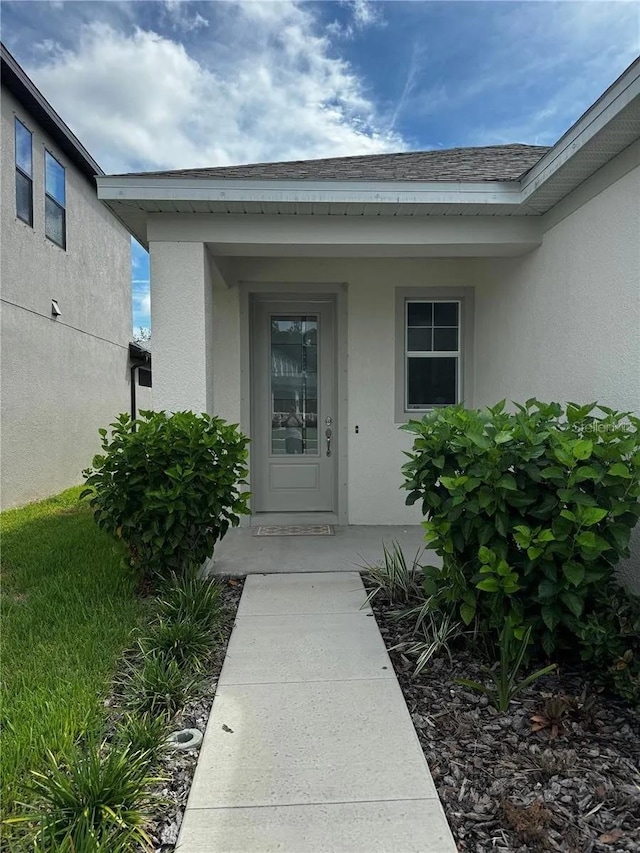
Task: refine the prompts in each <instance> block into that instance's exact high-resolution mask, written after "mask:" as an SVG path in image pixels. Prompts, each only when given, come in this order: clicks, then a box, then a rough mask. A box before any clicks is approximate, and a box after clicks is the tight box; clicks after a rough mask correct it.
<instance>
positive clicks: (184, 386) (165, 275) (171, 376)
mask: <svg viewBox="0 0 640 853" xmlns="http://www.w3.org/2000/svg"><path fill="white" fill-rule="evenodd" d="M149 254H150V260H151V329H152V341H153V408H154V409H155V410H165V411H169V412H176V411H179V410H184V409H190V410H191V411H193V412H208V413H210V414H212V413H213V360H212V351H213V334H212V330H213V289H212V284H211V276H210V271H209V262H208V258H207V253H206V250H205V246H204V243H179V242H168V241H167V242H153V243H150V244H149Z"/></svg>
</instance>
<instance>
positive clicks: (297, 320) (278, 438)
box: [270, 314, 318, 456]
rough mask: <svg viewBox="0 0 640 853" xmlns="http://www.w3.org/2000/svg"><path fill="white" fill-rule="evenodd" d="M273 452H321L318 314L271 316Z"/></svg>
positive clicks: (311, 454)
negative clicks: (319, 431)
mask: <svg viewBox="0 0 640 853" xmlns="http://www.w3.org/2000/svg"><path fill="white" fill-rule="evenodd" d="M270 355H271V393H270V401H271V402H270V405H271V454H272V455H273V456H287V455H289V456H293V455H305V456H317V455H318V316H317V315H313V314H305V315H300V314H297V315H272V316H271V342H270Z"/></svg>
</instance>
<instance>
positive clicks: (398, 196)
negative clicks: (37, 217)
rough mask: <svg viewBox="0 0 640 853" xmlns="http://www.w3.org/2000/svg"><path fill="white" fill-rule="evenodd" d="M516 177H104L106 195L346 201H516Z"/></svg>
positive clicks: (101, 195) (153, 198)
mask: <svg viewBox="0 0 640 853" xmlns="http://www.w3.org/2000/svg"><path fill="white" fill-rule="evenodd" d="M519 196H520V187H519V184H517V183H516V182H502V181H498V182H493V181H486V182H478V183H444V182H435V181H429V182H423V183H418V182H414V181H398V182H391V181H376V182H373V181H306V180H305V181H265V180H257V181H250V180H228V179H227V180H220V179H211V178H141V177H131V178H127V177H104V178H102V177H101V178H98V197H99V198H101V199H103V200H104V201H138V202H142V203H144V202H145V201H244V202H264V203H269V202H276V203H277V202H297V203H307V204H313V203H329V204H330V203H332V202H337V203H341V204H350V203H353V204H385V203H388V204H434V203H436V204H456V203H457V204H513V205H517V204H518V202H519Z"/></svg>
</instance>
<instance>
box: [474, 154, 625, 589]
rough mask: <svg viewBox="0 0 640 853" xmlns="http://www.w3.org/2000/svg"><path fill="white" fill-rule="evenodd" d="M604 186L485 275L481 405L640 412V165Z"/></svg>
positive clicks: (490, 264)
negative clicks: (527, 249) (570, 404)
mask: <svg viewBox="0 0 640 853" xmlns="http://www.w3.org/2000/svg"><path fill="white" fill-rule="evenodd" d="M639 149H640V146H638V145H636V146H635V150H634V151H631V150H628V151H627V152H626V153H623V154H622V155H619V158H618V159H619V163H618V164H617V165H618V166H621V165H624V164H625V163H626V164H627V165H631V164H632V163H633V162H636V163H637V162H638V153H639ZM615 168H616V163H615V161H613V162H612V164H611V170H612V171H613V170H614V169H615ZM601 171H604V170H601ZM600 178H601V176H599V174H598V173H597V174H596V175H595V176H594V177H593V178H591V179H590V181H587V182H586V183H585V184H583V185H582V187H580V188H578V190H576V191H575V193H574V194H573V195H574V196H575V197H576V198H577V200H578V201H580V200H581V196H582V197H584V198H587V199H588V200H586V201H585V202H584V203H583V204H579V205H577V206H576V207H575V209H573V210H571V212H570V213H567V215H566V216H564V217H562V216H559V215H558V214H559V213H560V214H562V213H563V211H562V210H560V211H555V212H554V211H551V213H550V214H548V215H547V217H548V220H549V221H548V224H549V226H550V227H549V228H548V230H547V231H546V233H545V235H544V240H543V243H542V246H541V247H540V248H539V249H536V250H534V251H533V252H531V253H530V254H528V255H526V256H524V257H522V258H502V259H495V260H492V261H485V262H483V263H482V265H481V266H480V267H479V269H478V274H479V280H478V286H477V287H476V352H475V354H476V361H475V376H476V383H475V402H476V404H477V405H485V404H491V403H494V402H496V401H498V400H500V399H502V398H505V397H506V398H507V400H510V399H513V400H522V399H524V398H525V397H534V396H535V397H538V398H539V399H542V400H557V401H560V402H565V401H567V400H573V401H575V402H578V403H589V402H594V401H598V402H599V403H602V404H603V405H606V406H610V407H612V408H616V409H620V410H622V411H631V412H635V413H636V414H637V413H640V166H635V167H634V168H632V169H631V170H630V171H627V172H626V173H625V174H624V175H622V176H621V177H619V178H618V180H616V181H614V182H613V183H612V184H610V185H609V186H607V187H605V188H603V189H602V190H601V191H600V192H598V193H597V194H595V195H593V196H591V197H589V196H590V194H589V189H590V187H589V185H590V184H592V185H597V183H598V181H599V180H600ZM571 201H572V199H571V196H569V197H568V198H567V199H566V203H567V204H570V203H571ZM632 542H633V546H632V555H633V556H632V558H631V559H630V560H628V561H626V562H625V563H624V564H623V565H622V566H621V568H620V576H621V578H622V580H623V582H624V583H625V584H626V585H628V586H629V587H630V588H631V589H633V590H634V591H636V592H638V593H640V525H637V526H636V528H635V530H634V535H633V539H632Z"/></svg>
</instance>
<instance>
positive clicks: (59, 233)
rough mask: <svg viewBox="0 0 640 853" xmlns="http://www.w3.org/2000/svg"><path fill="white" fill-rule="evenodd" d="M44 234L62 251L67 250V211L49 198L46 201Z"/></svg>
mask: <svg viewBox="0 0 640 853" xmlns="http://www.w3.org/2000/svg"><path fill="white" fill-rule="evenodd" d="M44 233H45V235H46V236H47V237H48V238H49V240H51V241H52V242H53V243H55V244H56V245H57V246H60V248H61V249H66V247H67V240H66V227H65V210H64V207H61V206H60V205H59V204H57V203H56V202H55V201H54V200H53V199H52V198H49V196H46V197H45V200H44Z"/></svg>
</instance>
